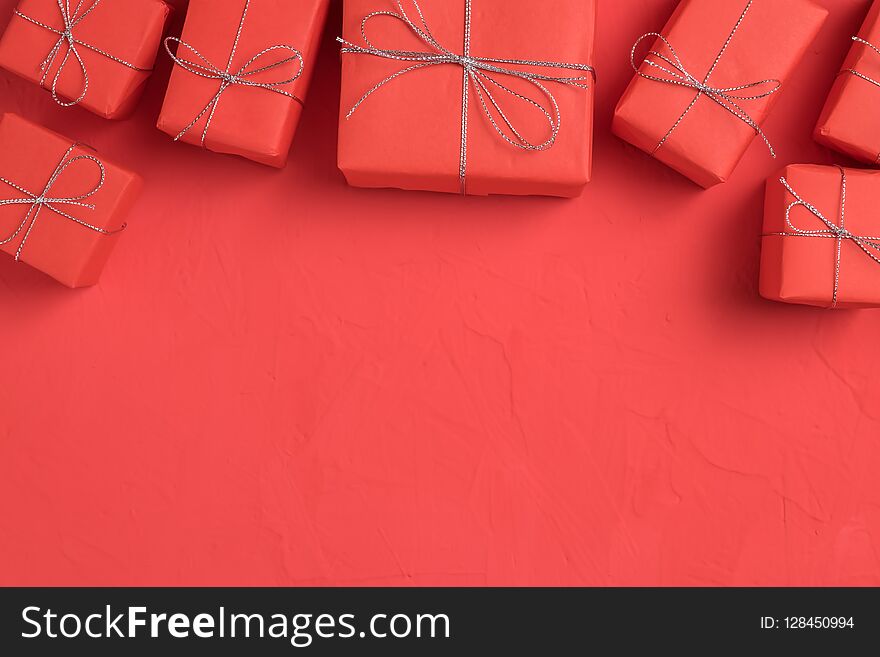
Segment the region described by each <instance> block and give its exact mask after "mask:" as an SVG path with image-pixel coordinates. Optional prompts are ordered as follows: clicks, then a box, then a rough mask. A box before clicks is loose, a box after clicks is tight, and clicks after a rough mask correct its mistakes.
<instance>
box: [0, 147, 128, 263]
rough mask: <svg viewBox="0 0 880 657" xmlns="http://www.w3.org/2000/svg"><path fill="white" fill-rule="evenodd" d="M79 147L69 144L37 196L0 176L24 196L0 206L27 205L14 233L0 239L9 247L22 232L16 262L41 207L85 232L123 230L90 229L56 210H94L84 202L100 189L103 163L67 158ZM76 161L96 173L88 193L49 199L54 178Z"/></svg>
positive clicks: (0, 202) (89, 158) (3, 201)
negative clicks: (84, 164) (94, 182)
mask: <svg viewBox="0 0 880 657" xmlns="http://www.w3.org/2000/svg"><path fill="white" fill-rule="evenodd" d="M79 146H81V144H73V145H72V146H71V147H70V148H68V149H67V152H66V153H64V155H63V156H62V158H61V161H60V162H59V163H58V166H56V167H55V171H53V172H52V175H51V176H50V177H49V182H47V183H46V186H45V187H44V188H43V191H42V192H40V193H39V194H35V193H34V192H31V191H29V190H27V189H25V188H24V187H22V186H21V185H19V184H17V183H14V182H12V181H11V180H8V179H6V178H2V177H0V182H2V183H4V184H6V185H8V186H9V187H12V188H13V189H15V190H17V191H19V192H21V193H22V194H23V195H24V196H23V197H21V198H11V199H0V207H3V206H6V205H27V206H30V207H29V208H28V210H27V213H25V215H24V218H23V219H22V220H21V223H20V224H19V225H18V227H17V228H16V229H15V231H14V232H13V233H12V234H11V235H10V236H9V237H7V238H6V239H4V240H0V246H2V245H4V244H9V243H10V242H12V241H14V240H15V239H16V238H17V237H18V236H19V235H20V234H21V233H22V231H24V237H22V239H21V243H20V244H19V245H18V249H17V250H16V252H15V259H16V261H17V260H20V259H21V252H22V251H23V250H24V246H25V244H26V243H27V241H28V238H29V237H30V235H31V231H32V230H33V228H34V224H36V223H37V219H38V218H39V216H40V212H41V211H42V210H43V209H44V208H45V209H46V210H48V211H49V212H54V213H55V214H57V215H59V216H61V217H64V218H65V219H69V220H70V221H73V222H75V223H77V224H79V225H80V226H82V227H84V228H88V229H89V230H92V231H94V232H96V233H100V234H101V235H112V234H114V233H118V232H120V231H122V230H124V229H125V226H122V228H120V229H119V230H107V229H105V228H100V227H99V226H93V225H92V224H90V223H88V222H86V221H83V220H82V219H79V218H77V217H74V216H73V215H72V214H70V213H69V212H67V211H65V210H62V209H61V208H60V207H58V206H60V205H66V206H74V207H79V208H86V209H88V210H94V209H95V206H94V205H93V204H92V203H86V202H85V200H86V199H88V198H89V197H91V196H94V195H95V194H97V193H98V190H100V189H101V187H103V186H104V179H105V177H106V171H105V169H104V164H103V163H102V162H101V161H100V160H99V159H98V158H96V157H93V156H91V155H77V156H75V157H70V154H71V153H73V151H74V150H75V149H76V148H77V147H79ZM77 162H92V163H93V164H94V165H95V166H96V167H97V171H98V173H99V180H98V182H97V184H96V185H95V186H94V187H93V188H92V189H91V190H89V191H87V192H85V193H83V194H79V195H78V196H57V197H56V196H51V195H50V193H51V191H52V187H54V186H55V183H56V182H58V179H59V178H60V177H61V175H62V174H63V173H64V172H65V171H67V169H68V168H70V167H72V166H73V165H75V164H76V163H77Z"/></svg>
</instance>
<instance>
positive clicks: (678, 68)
mask: <svg viewBox="0 0 880 657" xmlns="http://www.w3.org/2000/svg"><path fill="white" fill-rule="evenodd" d="M827 14H828V11H827V10H826V9H824V8H822V7H819V6H818V5H816V4H814V3H813V2H812V1H811V0H682V2H681V3H680V4H679V5H678V7H677V9H676V10H675V13H673V15H672V17H671V18H670V19H669V22H668V23H667V24H666V27H664V28H663V33H662V35H661V34H657V33H653V32H652V33H648V34H646V35H644V36H642V37H641V38H640V39H639V40H638V41H636V44H635V45H634V46H633V49H632V65H633V68H634V69H635V70H636V73H637V74H636V76H635V77H634V78H633V80H632V82H631V83H630V85H629V87H627V89H626V91H625V92H624V94H623V97H622V98H621V99H620V102H619V103H618V105H617V109H616V110H615V112H614V122H613V128H612V129H613V131H614V133H615V134H616V135H618V136H619V137H620V138H622V139H624V140H625V141H628V142H629V143H631V144H633V145H635V146H637V147H639V148H640V149H642V150H644V151H645V152H647V153H649V154H651V155H653V156H654V157H655V158H657V159H658V160H660V161H661V162H663V163H664V164H667V165H668V166H670V167H672V168H673V169H675V170H676V171H678V172H680V173H681V174H683V175H685V176H687V177H688V178H690V179H691V180H693V181H694V182H696V183H697V184H699V185H701V186H702V187H711V186H713V185H716V184H718V183H722V182H725V181H726V180H727V179H728V178H729V177H730V175H731V174H732V173H733V170H734V169H735V168H736V165H737V164H738V163H739V161H740V160H741V159H742V156H743V155H744V154H745V152H746V149H747V148H748V147H749V145H750V144H751V143H752V142H753V141H754V139H755V136H756V134H757V135H759V136H760V137H762V139H763V141H764V142H765V144H766V146H767V148H768V149H769V151H770V153H771V154H772V155H773V156H774V157H775V153H774V151H773V148H772V146H771V141H770V139H769V138H768V137H767V136H766V135H765V134H764V133H763V131H762V130H761V127H760V126H761V124H762V123H763V122H764V120H765V118H766V117H767V116H768V114H769V113H770V110H771V109H772V107H773V105H774V103H775V101H776V98H777V97H778V94H777V93H776V92H777V91H779V89H781V88H782V87H783V86H784V84H785V82H786V80H788V78H789V77H790V75H791V73H792V71H793V70H794V68H795V66H796V65H797V63H798V62H799V61H800V60H801V58H802V57H803V55H804V53H805V52H806V50H807V48H808V47H809V46H810V44H811V43H812V41H813V39H814V37H815V36H816V34H817V33H818V31H819V28H820V27H821V26H822V24H823V22H824V21H825V18H826V16H827ZM651 43H653V46H652V47H651V50H650V51H649V53H648V55H647V56H645V58H644V60H639V59H637V58H638V57H640V56H641V53H643V52H644V50H645V49H646V48H647V47H648V46H649V45H650V44H651Z"/></svg>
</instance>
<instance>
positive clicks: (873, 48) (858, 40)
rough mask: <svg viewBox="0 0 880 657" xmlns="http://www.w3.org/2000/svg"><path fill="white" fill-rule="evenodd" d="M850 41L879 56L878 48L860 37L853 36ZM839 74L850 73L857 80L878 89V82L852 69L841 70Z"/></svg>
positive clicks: (879, 85) (879, 49)
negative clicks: (859, 79) (868, 83)
mask: <svg viewBox="0 0 880 657" xmlns="http://www.w3.org/2000/svg"><path fill="white" fill-rule="evenodd" d="M852 40H853V41H855V42H856V43H861V44H862V45H863V46H867V47H868V48H870V49H871V50H873V51H874V52H875V53H877V54H878V55H880V48H878V47H877V46H875V45H874V44H873V43H870V42H869V41H865V40H864V39H862V38H860V37H857V36H854V37H853V38H852ZM841 73H851V74H852V75H855V76H856V77H857V78H861V79H862V80H864V81H865V82H870V83H871V84H873V85H874V86H875V87H880V82H878V81H877V80H875V79H874V78H872V77H869V76H867V75H865V74H864V73H861V72H859V71H857V70H855V69H852V68H845V69H843V70H842V71H841Z"/></svg>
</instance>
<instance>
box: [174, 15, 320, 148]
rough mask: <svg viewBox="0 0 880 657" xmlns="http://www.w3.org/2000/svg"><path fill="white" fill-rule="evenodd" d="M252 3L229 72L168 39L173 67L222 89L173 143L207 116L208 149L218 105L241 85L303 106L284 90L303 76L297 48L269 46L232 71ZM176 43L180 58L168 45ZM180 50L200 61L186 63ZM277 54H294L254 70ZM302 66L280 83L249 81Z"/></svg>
mask: <svg viewBox="0 0 880 657" xmlns="http://www.w3.org/2000/svg"><path fill="white" fill-rule="evenodd" d="M250 4H251V2H250V0H247V1H246V2H245V5H244V10H243V11H242V14H241V21H239V24H238V31H237V32H236V33H235V41H234V42H233V44H232V50H231V51H230V53H229V59H228V60H227V62H226V68H220V67H218V66H215V65H214V64H213V63H211V61H210V60H209V59H208V58H207V57H205V56H204V55H202V53H200V52H199V51H198V50H196V49H195V48H194V47H193V46H191V45H190V44H188V43H187V42H186V41H182V40H180V39H178V38H177V37H168V38H167V39H165V50H166V51H167V52H168V54H169V55H170V56H171V59H173V60H174V63H175V64H177V65H178V66H180V67H181V68H183V69H184V70H186V71H189V72H190V73H192V74H194V75H198V76H200V77H203V78H207V79H209V80H219V82H220V88H219V89H218V90H217V93H216V94H214V97H213V98H211V100H209V101H208V103H207V104H206V105H205V107H204V109H202V111H201V112H199V113H198V114H197V115H196V118H194V119H193V120H192V121H190V123H189V125H187V126H186V127H185V128H184V129H183V130H181V131H180V133H178V135H177V136H176V137H175V138H174V141H177V140H179V139H180V138H182V137H183V136H184V135H185V134H186V133H187V132H189V131H190V130H192V129H193V127H195V125H196V124H197V123H198V122H199V121H201V119H202V117H204V116H205V115H206V114H207V115H208V120H207V122H206V123H205V129H204V130H202V141H201V145H202V146H204V145H205V139H206V138H207V136H208V130H209V129H210V127H211V121H212V120H213V119H214V114H215V112H216V111H217V105H219V103H220V98H222V96H223V94H224V93H225V92H226V90H227V89H229V87H232V86H234V85H238V86H241V87H253V88H256V89H265V90H266V91H271V92H272V93H276V94H280V95H282V96H287V97H288V98H290V99H291V100H294V101H296V102H298V103H300V104H302V100H301V99H300V98H298V97H297V96H295V95H294V94H292V93H290V92H289V91H286V90H285V89H282V87H284V86H285V85H288V84H292V83H293V82H296V81H297V80H298V79H299V77H300V76H301V75H302V73H303V57H302V54H301V53H300V51H299V50H297V49H296V48H294V47H293V46H288V45H285V44H278V45H274V46H269V47H268V48H266V49H264V50H261V51H260V52H258V53H257V54H256V55H254V56H253V57H251V58H250V59H249V60H247V61H246V62H245V63H244V65H243V66H241V67H240V68H239V69H238V70H235V71H233V70H232V61H233V59H234V58H235V53H236V51H237V50H238V42H239V41H240V40H241V33H242V30H244V23H245V20H246V19H247V13H248V9H249V8H250ZM172 41H173V42H175V43H177V54H175V53H173V52H171V48H170V46H169V45H168V44H169V43H170V42H172ZM181 47H183V48H185V49H187V50H189V51H190V52H191V53H192V54H193V55H195V56H196V58H197V59H198V61H192V60H188V59H184V58H183V57H181V56H180V49H181ZM276 50H286V51H288V52H290V53H291V55H290V56H288V57H284V58H283V59H280V60H278V61H274V62H271V63H269V64H265V65H262V66H258V67H256V68H251V67H252V66H254V65H255V64H257V62H258V61H259V60H260V59H262V58H263V57H265V56H266V55H268V54H269V53H272V52H274V51H276ZM296 61H298V62H299V70H297V72H296V74H295V75H293V76H291V77H289V78H287V79H284V80H278V81H277V82H255V81H254V80H251V79H250V78H251V77H253V76H255V75H259V74H260V73H265V72H266V71H270V70H272V69H275V68H278V67H280V66H284V65H285V64H289V63H291V62H296Z"/></svg>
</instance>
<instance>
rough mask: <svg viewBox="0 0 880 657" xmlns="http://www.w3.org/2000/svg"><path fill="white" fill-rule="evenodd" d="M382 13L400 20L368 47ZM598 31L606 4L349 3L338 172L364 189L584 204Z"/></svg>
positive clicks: (522, 0) (383, 20)
mask: <svg viewBox="0 0 880 657" xmlns="http://www.w3.org/2000/svg"><path fill="white" fill-rule="evenodd" d="M375 12H387V13H391V14H395V16H396V17H395V16H389V15H387V13H386V14H384V15H383V14H380V15H374V16H373V17H372V18H369V19H368V20H367V22H366V24H365V25H364V30H365V32H364V34H365V35H366V37H367V38H368V39H369V42H366V41H364V34H362V32H361V25H362V21H364V19H365V18H366V17H368V16H370V15H371V14H375ZM407 21H408V22H407ZM595 25H596V3H595V1H594V0H570V1H560V2H554V3H551V5H549V6H547V7H544V8H541V9H538V8H537V6H536V3H535V2H533V1H531V0H471V1H468V0H418V1H417V2H415V1H414V0H405V1H402V2H400V3H398V2H397V1H396V0H346V1H345V4H344V14H343V28H342V34H343V40H344V43H343V60H342V98H341V116H340V120H339V150H338V164H339V168H340V169H341V170H342V172H343V173H344V174H345V177H346V179H347V180H348V182H349V184H351V185H354V186H357V187H394V188H399V189H418V190H429V191H438V192H452V193H462V192H465V193H467V194H475V195H486V194H521V195H550V196H563V197H572V196H577V195H579V194H580V193H581V192H582V190H583V187H584V185H585V184H586V183H587V182H588V181H589V179H590V169H591V158H592V131H593V86H594V76H593V74H592V71H591V65H592V63H593V43H594V36H595ZM420 32H421V34H420ZM466 35H467V36H468V37H469V38H466ZM371 44H372V45H371ZM393 51H411V52H412V53H413V54H411V55H410V56H409V57H408V56H407V55H404V56H403V57H402V58H396V57H395V56H394V53H393ZM465 55H469V57H470V59H464V56H465ZM432 57H433V58H434V60H433V61H432V60H431V58H432ZM514 60H516V61H514ZM524 62H528V63H524ZM563 64H565V65H570V66H561V65H563ZM493 66H495V68H493ZM402 71H406V72H403V73H401V72H402ZM466 71H469V72H468V73H466ZM398 73H399V74H398ZM395 74H398V75H395ZM530 75H537V76H545V78H562V77H566V78H578V80H577V81H576V84H577V85H580V86H576V84H572V83H571V82H559V81H555V80H548V79H545V78H538V79H533V78H532V79H530V77H529V76H530ZM383 81H385V83H384V84H381V86H379V88H376V86H377V85H380V83H382V82H383ZM371 89H372V90H374V91H373V93H370V94H369V96H368V97H366V98H364V95H365V94H366V93H367V92H369V91H370V90H371ZM496 104H497V105H496ZM352 109H354V111H353V112H352ZM505 119H506V120H507V121H509V124H508V123H506V122H505Z"/></svg>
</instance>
